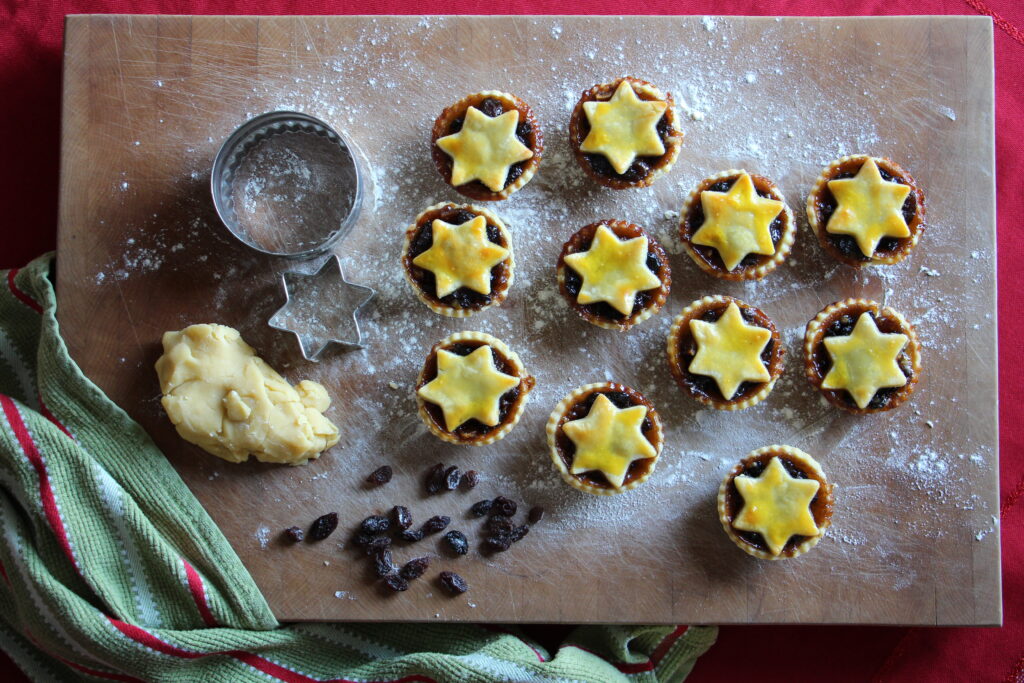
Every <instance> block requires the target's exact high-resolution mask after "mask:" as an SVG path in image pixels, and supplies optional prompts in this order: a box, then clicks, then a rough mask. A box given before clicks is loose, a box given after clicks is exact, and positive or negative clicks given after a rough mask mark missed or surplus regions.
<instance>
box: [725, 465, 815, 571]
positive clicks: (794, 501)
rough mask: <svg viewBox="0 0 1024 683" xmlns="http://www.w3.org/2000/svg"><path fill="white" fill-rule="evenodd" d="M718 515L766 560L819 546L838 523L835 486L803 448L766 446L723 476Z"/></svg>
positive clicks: (743, 546) (738, 539)
mask: <svg viewBox="0 0 1024 683" xmlns="http://www.w3.org/2000/svg"><path fill="white" fill-rule="evenodd" d="M718 517H719V519H720V520H721V522H722V526H723V527H724V528H725V533H727V534H728V535H729V538H731V539H732V542H733V543H735V544H736V545H738V546H739V547H740V548H741V549H743V551H744V552H746V553H749V554H751V555H753V556H754V557H760V558H762V559H765V560H781V559H784V558H787V557H796V556H797V555H802V554H803V553H805V552H807V551H808V550H810V549H811V548H813V547H814V546H815V545H816V544H817V543H818V541H820V540H821V537H822V536H824V535H825V531H826V529H828V527H829V525H830V524H831V523H832V485H831V484H829V483H828V480H827V479H825V473H824V472H823V471H822V469H821V465H819V464H818V463H817V461H816V460H815V459H814V458H812V457H811V456H809V455H807V454H806V453H804V452H803V451H801V450H799V449H797V448H793V447H791V446H765V447H764V448H759V449H757V450H756V451H754V452H753V453H751V454H750V455H748V456H747V457H745V458H743V459H742V460H740V462H739V464H738V465H736V466H735V467H733V468H732V470H730V471H729V474H727V475H726V477H725V479H724V480H723V481H722V486H721V487H720V488H719V489H718Z"/></svg>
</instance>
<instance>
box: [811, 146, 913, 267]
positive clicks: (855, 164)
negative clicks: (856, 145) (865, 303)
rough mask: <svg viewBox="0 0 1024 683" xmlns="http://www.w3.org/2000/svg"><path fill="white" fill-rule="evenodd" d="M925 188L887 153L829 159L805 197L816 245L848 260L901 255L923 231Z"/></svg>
mask: <svg viewBox="0 0 1024 683" xmlns="http://www.w3.org/2000/svg"><path fill="white" fill-rule="evenodd" d="M924 213H925V212H924V192H922V191H921V188H919V187H918V186H917V185H916V184H915V183H914V179H913V178H912V177H911V176H910V174H909V173H907V172H906V171H904V170H903V169H902V168H901V167H900V165H899V164H897V163H896V162H895V161H891V160H889V159H884V158H878V157H870V156H867V155H866V154H855V155H853V156H847V157H843V158H842V159H838V160H836V161H833V162H832V163H831V164H829V166H828V167H827V168H826V169H825V170H824V171H822V173H821V175H820V176H819V177H818V180H817V181H816V182H815V183H814V187H812V188H811V193H810V195H808V197H807V220H808V221H810V224H811V229H812V230H814V234H815V235H817V236H818V241H819V242H821V246H822V247H823V248H824V249H825V251H827V252H828V253H829V254H830V255H831V256H832V257H833V258H835V259H837V260H839V261H842V262H843V263H846V264H848V265H851V266H855V267H858V268H859V267H861V266H866V265H873V264H892V263H896V262H898V261H902V260H903V259H904V258H906V256H907V254H909V253H910V251H911V250H912V249H913V248H914V247H915V246H917V241H918V239H920V238H921V233H923V232H924V228H925V224H924Z"/></svg>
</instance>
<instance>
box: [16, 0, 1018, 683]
mask: <svg viewBox="0 0 1024 683" xmlns="http://www.w3.org/2000/svg"><path fill="white" fill-rule="evenodd" d="M424 8H425V6H424V5H422V4H420V3H416V2H411V1H410V0H365V2H358V3H357V2H327V1H324V0H318V1H314V2H293V1H290V0H268V1H266V2H263V3H254V2H242V1H240V0H192V1H187V0H180V1H171V0H168V1H165V2H161V1H159V0H138V1H137V2H131V1H130V0H102V1H100V0H97V1H94V2H64V3H61V2H55V1H52V0H48V1H29V0H21V1H19V0H0V133H3V134H4V135H3V137H2V138H0V141H2V142H0V212H2V213H0V223H2V225H3V226H4V228H5V232H4V234H3V241H2V243H0V244H2V246H0V268H9V267H12V266H19V265H23V264H24V263H25V262H27V261H28V260H30V259H31V258H33V257H35V256H37V255H39V254H40V253H42V252H44V251H46V250H48V249H53V248H54V245H55V238H56V217H57V187H58V185H57V178H58V165H59V146H58V145H59V132H60V86H61V65H60V60H61V43H62V33H63V16H64V15H65V14H74V13H91V12H97V13H101V12H124V13H165V14H347V13H358V14H409V13H420V12H421V11H422V10H423V9H424ZM430 11H431V13H437V14H545V13H558V14H566V13H567V14H572V13H579V14H623V13H628V14H721V13H726V14H768V15H776V14H778V15H821V14H832V15H870V14H973V13H981V14H989V15H991V16H993V17H994V20H995V22H996V30H995V53H996V145H997V164H998V173H997V177H998V178H999V179H1000V183H999V186H998V201H999V228H998V235H999V300H1000V306H999V309H1000V310H999V314H1000V325H999V342H1000V358H1001V360H1002V361H1003V362H1001V363H1000V371H999V379H1000V385H1001V387H1002V389H1001V391H1000V394H1001V399H1002V400H1001V410H1000V428H1001V429H1000V433H1001V439H1000V442H1001V454H1002V472H1001V479H1002V505H1001V509H1002V515H1003V523H1002V542H1003V572H1004V573H1003V577H1004V578H1003V582H1004V593H1005V597H1004V610H1005V626H1003V627H1002V628H1001V629H905V628H868V627H813V626H789V627H761V626H753V627H725V628H723V629H722V631H721V636H720V638H719V642H718V644H717V645H716V646H715V647H714V648H712V650H711V651H710V652H709V653H708V654H707V655H705V657H704V658H702V659H701V660H700V661H699V662H698V664H697V666H696V669H695V670H694V673H693V675H692V677H691V679H690V680H691V681H694V682H696V683H704V682H706V681H716V680H722V679H723V678H728V679H735V680H766V679H770V678H772V676H770V675H769V674H771V673H772V672H775V673H776V674H777V675H776V678H778V680H788V681H802V680H807V681H811V680H818V679H821V678H826V679H831V680H832V681H837V682H842V681H864V680H880V681H889V680H915V681H926V680H945V681H1007V682H1009V681H1014V682H1021V681H1024V593H1022V589H1024V502H1022V501H1021V500H1020V499H1021V498H1022V497H1024V455H1022V451H1024V421H1022V420H1020V417H1021V413H1020V411H1019V410H1018V409H1017V406H1016V402H1015V400H1014V399H1015V389H1014V388H1015V387H1017V386H1021V383H1022V382H1024V364H1022V363H1019V362H1014V361H1016V360H1017V359H1018V358H1019V357H1020V356H1021V353H1022V351H1024V343H1022V341H1021V340H1022V338H1024V319H1022V318H1021V317H1020V316H1019V314H1017V315H1014V308H1015V307H1016V306H1017V302H1018V301H1020V300H1021V297H1022V296H1024V278H1022V277H1021V275H1020V269H1019V268H1018V267H1015V266H1016V264H1017V262H1018V261H1019V260H1020V259H1021V257H1024V246H1022V244H1021V237H1022V227H1021V225H1020V221H1019V216H1021V215H1022V214H1024V194H1022V193H1021V192H1020V188H1021V181H1020V178H1022V177H1024V93H1022V89H1021V87H1020V85H1021V82H1022V78H1024V3H1021V2H1020V0H919V1H918V2H913V1H912V0H884V1H883V0H841V1H837V2H822V1H821V0H818V1H815V0H791V1H788V2H787V1H786V0H731V1H730V2H728V3H723V2H721V1H718V2H715V1H712V0H676V1H675V2H672V1H671V0H587V1H580V0H576V1H568V2H567V1H566V0H490V1H484V0H442V1H441V2H438V3H436V4H434V5H433V6H431V7H430ZM14 131H18V133H17V135H13V132H14ZM951 161H952V162H955V160H951ZM794 655H796V661H799V662H801V666H800V668H799V670H798V671H794V670H793V669H792V668H791V667H790V665H789V664H790V662H791V661H792V660H793V659H794ZM14 671H15V670H14V668H13V665H12V664H11V663H10V662H9V661H6V660H0V678H4V679H7V678H8V677H9V676H5V675H4V674H10V676H13V675H14V673H13V672H14Z"/></svg>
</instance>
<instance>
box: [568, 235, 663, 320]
mask: <svg viewBox="0 0 1024 683" xmlns="http://www.w3.org/2000/svg"><path fill="white" fill-rule="evenodd" d="M647 247H648V240H647V238H646V237H644V236H640V237H634V238H632V239H628V240H620V239H619V238H618V237H617V236H616V234H615V233H614V232H612V231H611V229H610V228H608V226H606V225H599V226H598V228H597V230H596V231H595V232H594V239H593V241H592V242H591V243H590V249H588V250H587V251H581V252H577V253H575V254H569V255H568V256H566V257H565V263H566V265H568V266H569V267H570V268H572V269H573V270H575V271H576V272H577V273H579V274H580V277H581V278H583V284H582V286H581V287H580V293H579V295H578V296H577V297H576V300H577V301H578V302H579V303H581V304H593V303H597V302H599V301H603V302H605V303H607V304H608V305H610V306H611V307H612V308H614V309H615V310H617V311H618V312H619V313H621V314H622V315H629V314H630V313H632V312H633V303H634V299H635V298H636V295H637V293H638V292H643V291H646V290H648V289H656V288H658V287H661V280H659V279H658V276H657V275H655V274H654V273H652V272H651V269H650V268H648V267H647Z"/></svg>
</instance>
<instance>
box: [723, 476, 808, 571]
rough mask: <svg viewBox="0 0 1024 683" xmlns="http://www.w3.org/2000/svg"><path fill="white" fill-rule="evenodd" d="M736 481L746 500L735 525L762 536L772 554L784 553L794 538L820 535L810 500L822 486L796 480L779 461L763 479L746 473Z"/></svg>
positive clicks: (737, 487)
mask: <svg viewBox="0 0 1024 683" xmlns="http://www.w3.org/2000/svg"><path fill="white" fill-rule="evenodd" d="M733 481H734V482H735V484H736V490H738V491H739V492H740V496H742V497H743V509H742V510H741V511H740V514H739V515H737V516H736V519H735V520H734V521H733V526H734V527H736V528H737V529H740V530H741V531H752V532H756V533H759V534H761V536H762V537H763V538H764V540H765V543H767V545H768V549H769V550H771V553H772V555H778V554H779V553H781V552H782V549H783V548H784V547H785V545H786V543H787V542H788V541H789V539H790V538H791V537H793V536H815V535H817V533H818V526H817V525H816V524H815V523H814V515H812V514H811V501H812V500H814V496H815V495H817V493H818V488H819V487H820V486H821V484H820V483H818V482H817V481H816V480H814V479H796V478H794V477H792V476H790V474H789V472H787V471H786V468H785V467H784V466H783V464H782V461H781V460H779V458H772V459H771V461H770V462H769V463H768V466H767V467H766V468H765V469H764V471H763V472H762V473H761V476H760V477H756V478H755V477H748V476H747V475H745V474H744V475H740V476H738V477H736V478H735V479H734V480H733Z"/></svg>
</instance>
